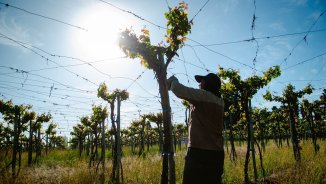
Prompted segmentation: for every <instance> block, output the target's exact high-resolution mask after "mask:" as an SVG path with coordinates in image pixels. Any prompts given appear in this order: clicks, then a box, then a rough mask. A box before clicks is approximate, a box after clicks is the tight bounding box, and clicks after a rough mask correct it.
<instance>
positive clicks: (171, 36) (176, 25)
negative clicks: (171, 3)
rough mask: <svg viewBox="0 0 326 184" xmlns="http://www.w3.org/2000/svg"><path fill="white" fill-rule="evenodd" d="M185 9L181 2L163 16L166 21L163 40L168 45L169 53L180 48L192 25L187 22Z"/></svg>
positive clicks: (185, 6) (186, 6) (185, 5)
mask: <svg viewBox="0 0 326 184" xmlns="http://www.w3.org/2000/svg"><path fill="white" fill-rule="evenodd" d="M187 9H188V5H187V4H185V3H184V2H182V3H179V6H175V7H174V8H172V9H170V11H169V12H166V13H165V14H164V15H165V18H166V20H167V29H166V36H165V39H166V42H167V43H169V44H170V46H169V47H170V48H169V50H170V52H171V51H176V50H177V49H178V48H180V47H181V46H182V45H183V43H184V41H186V36H187V34H188V33H190V30H191V25H192V23H191V22H189V21H188V12H187Z"/></svg>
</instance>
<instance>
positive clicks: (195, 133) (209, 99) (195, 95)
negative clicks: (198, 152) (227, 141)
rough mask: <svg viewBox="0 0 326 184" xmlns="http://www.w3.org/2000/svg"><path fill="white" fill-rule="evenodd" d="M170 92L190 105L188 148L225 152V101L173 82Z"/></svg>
mask: <svg viewBox="0 0 326 184" xmlns="http://www.w3.org/2000/svg"><path fill="white" fill-rule="evenodd" d="M170 90H171V91H172V92H173V93H174V94H175V95H176V96H177V97H179V98H181V99H184V100H187V101H188V102H189V103H190V104H191V107H190V117H189V129H188V133H189V134H188V140H189V141H188V147H191V148H199V149H205V150H223V136H222V130H223V114H224V101H223V99H222V98H219V97H217V96H215V95H214V94H213V93H211V92H209V91H206V90H202V89H194V88H189V87H186V86H184V85H182V84H180V83H179V82H178V80H173V81H172V82H171V86H170Z"/></svg>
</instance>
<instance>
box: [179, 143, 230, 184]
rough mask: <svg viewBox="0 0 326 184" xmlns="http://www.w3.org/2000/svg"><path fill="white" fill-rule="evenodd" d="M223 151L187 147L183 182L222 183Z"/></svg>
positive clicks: (188, 183)
mask: <svg viewBox="0 0 326 184" xmlns="http://www.w3.org/2000/svg"><path fill="white" fill-rule="evenodd" d="M223 165H224V151H214V150H203V149H197V148H188V150H187V155H186V158H185V168H184V172H183V181H182V183H183V184H197V183H198V184H217V183H222V174H223Z"/></svg>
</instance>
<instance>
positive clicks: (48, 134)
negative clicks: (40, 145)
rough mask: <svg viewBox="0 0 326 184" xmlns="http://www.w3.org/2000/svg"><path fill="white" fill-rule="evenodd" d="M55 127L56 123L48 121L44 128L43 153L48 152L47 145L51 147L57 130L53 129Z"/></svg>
mask: <svg viewBox="0 0 326 184" xmlns="http://www.w3.org/2000/svg"><path fill="white" fill-rule="evenodd" d="M56 127H57V125H56V124H54V123H50V124H49V126H48V128H47V129H46V130H45V153H46V155H47V154H48V149H49V147H50V148H51V146H52V142H53V141H52V140H53V137H54V136H55V134H56V133H57V131H56V130H55V128H56Z"/></svg>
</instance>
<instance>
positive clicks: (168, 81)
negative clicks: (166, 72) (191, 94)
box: [166, 75, 178, 90]
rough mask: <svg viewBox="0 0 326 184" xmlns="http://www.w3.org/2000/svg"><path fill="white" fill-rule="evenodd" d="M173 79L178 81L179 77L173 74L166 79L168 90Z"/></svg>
mask: <svg viewBox="0 0 326 184" xmlns="http://www.w3.org/2000/svg"><path fill="white" fill-rule="evenodd" d="M173 81H178V79H177V78H176V77H175V76H174V75H172V76H171V77H170V78H168V79H167V80H166V86H167V88H168V90H170V88H171V84H172V82H173Z"/></svg>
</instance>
